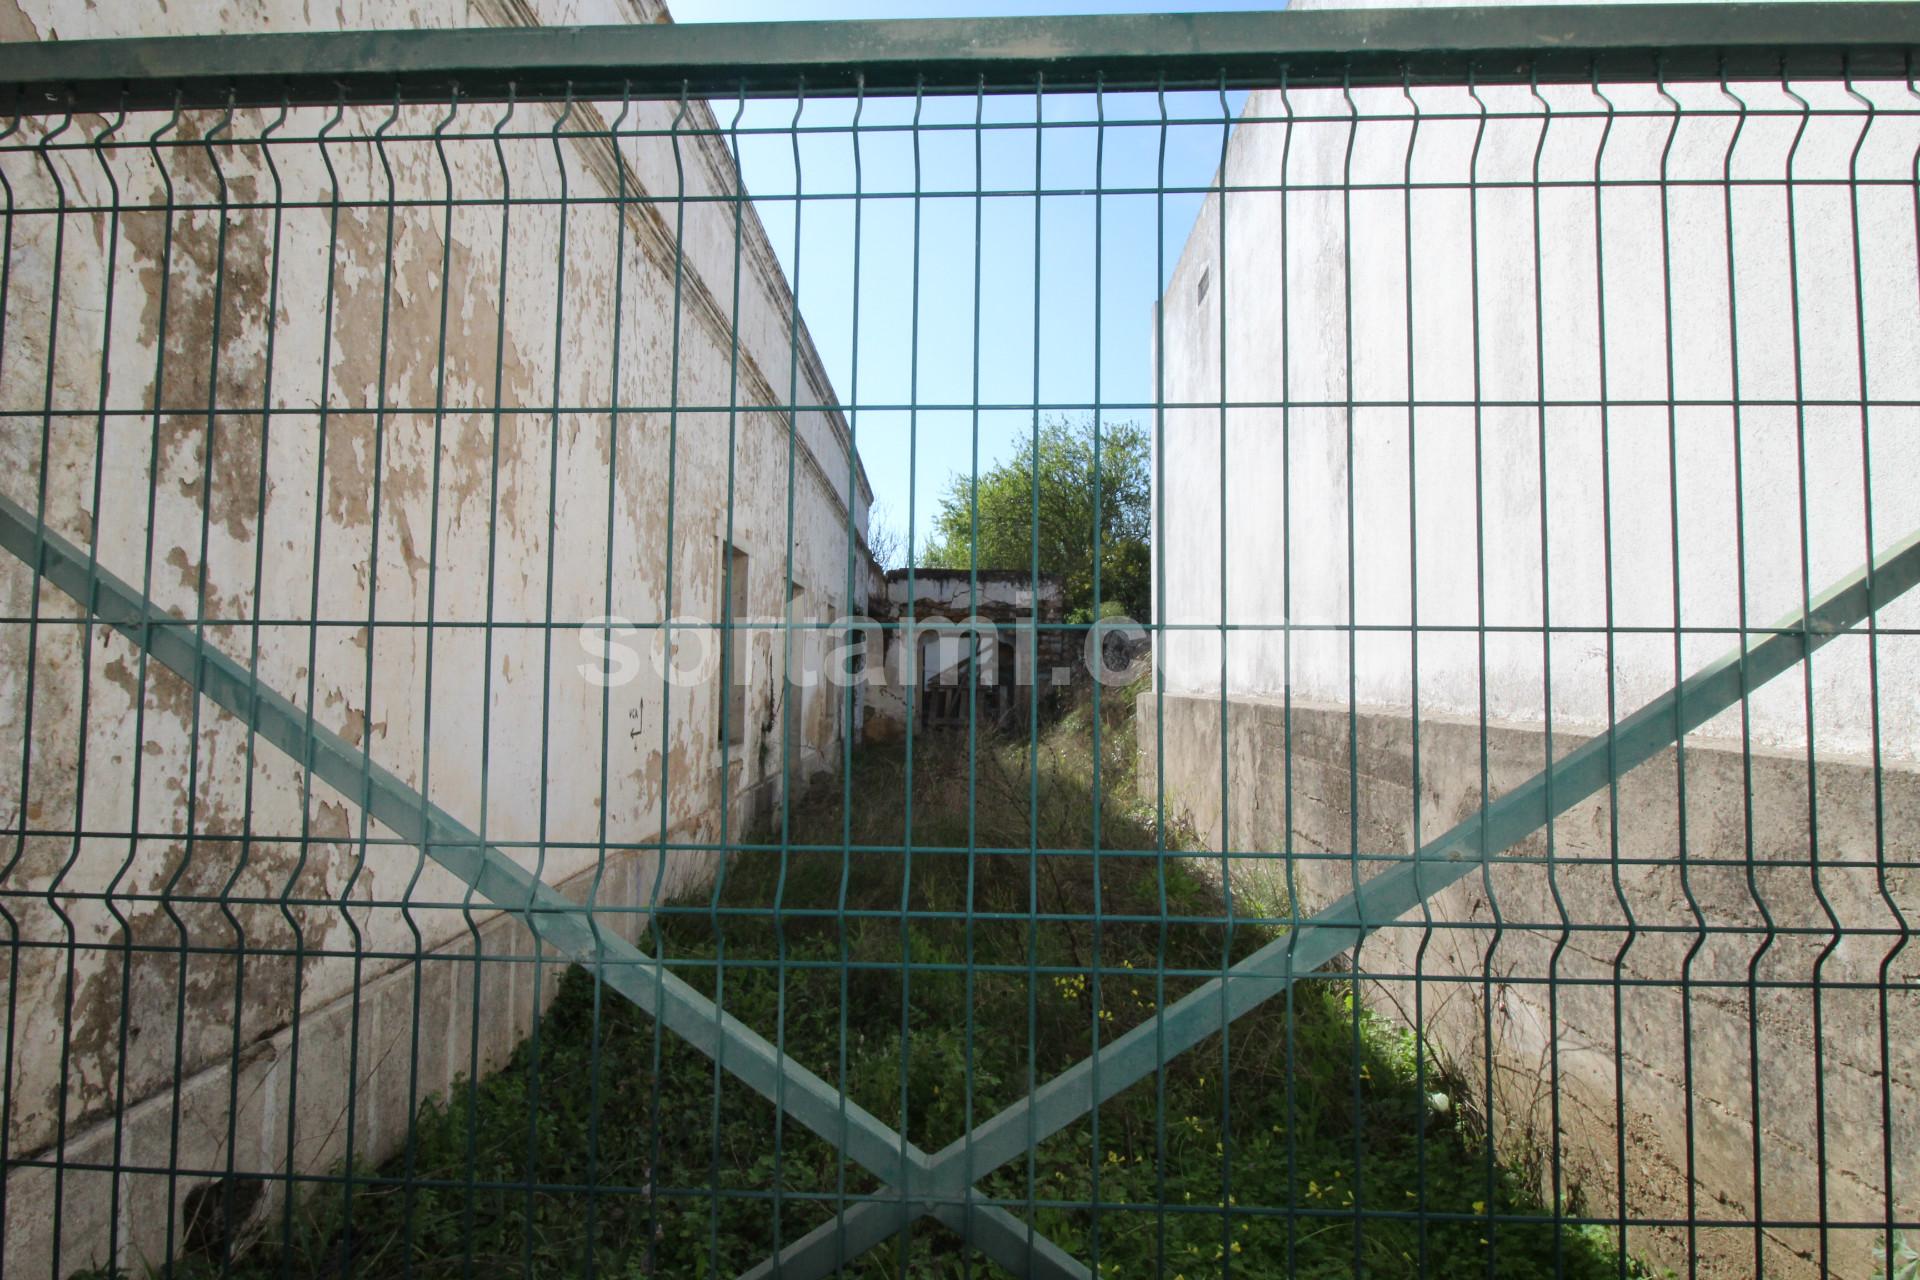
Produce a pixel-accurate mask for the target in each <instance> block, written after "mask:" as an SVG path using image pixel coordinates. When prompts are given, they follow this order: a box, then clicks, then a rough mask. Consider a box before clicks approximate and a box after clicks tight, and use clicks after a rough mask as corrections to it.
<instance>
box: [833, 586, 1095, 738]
mask: <svg viewBox="0 0 1920 1280" xmlns="http://www.w3.org/2000/svg"><path fill="white" fill-rule="evenodd" d="M878 586H883V587H884V591H881V590H879V589H878V587H877V588H876V590H875V592H874V594H873V611H874V621H875V622H877V623H878V624H879V627H878V629H877V630H878V634H879V635H880V636H882V637H883V640H882V646H883V651H884V658H883V659H882V660H881V662H880V663H879V664H878V665H876V666H875V667H874V668H873V669H872V674H871V676H870V677H869V679H868V681H867V683H866V686H865V692H864V697H863V705H864V708H865V710H866V715H867V720H866V725H865V727H866V731H867V733H868V736H870V737H872V738H875V739H882V740H887V739H891V738H893V737H896V736H898V735H899V734H901V733H902V732H903V731H904V728H905V725H906V722H907V720H908V719H909V718H911V719H913V720H914V721H915V722H916V723H917V724H918V725H919V726H920V727H921V728H923V729H925V728H941V727H959V726H965V725H967V724H969V723H973V722H978V723H980V724H992V725H997V726H999V727H1001V728H1013V727H1014V726H1016V725H1019V724H1024V723H1026V721H1027V719H1028V717H1029V713H1030V711H1031V709H1032V706H1033V701H1034V695H1033V691H1034V689H1035V687H1036V686H1037V689H1038V693H1039V696H1040V697H1041V698H1042V699H1043V700H1047V701H1050V697H1049V690H1052V689H1057V688H1064V687H1066V686H1067V685H1068V684H1069V683H1071V681H1072V678H1073V672H1074V664H1075V663H1076V662H1077V661H1078V657H1077V654H1076V650H1075V641H1076V640H1078V639H1079V638H1080V636H1081V634H1082V633H1081V632H1080V631H1079V630H1078V629H1070V628H1067V627H1065V626H1064V625H1062V623H1063V601H1064V600H1065V589H1064V587H1063V586H1062V584H1061V582H1060V579H1059V578H1058V577H1057V576H1055V575H1052V574H1041V575H1040V576H1039V577H1038V578H1036V577H1035V576H1034V575H1033V574H1032V573H1031V572H1029V571H1027V570H1023V569H918V568H916V569H912V570H908V569H892V570H889V571H888V572H887V573H886V574H885V576H884V578H883V580H882V582H881V583H880V584H878ZM871 647H872V646H871V643H870V644H869V648H870V649H871Z"/></svg>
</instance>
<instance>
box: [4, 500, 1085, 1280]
mask: <svg viewBox="0 0 1920 1280" xmlns="http://www.w3.org/2000/svg"><path fill="white" fill-rule="evenodd" d="M0 546H4V547H5V548H6V549H7V550H8V551H10V552H12V553H13V554H14V555H15V556H18V557H19V558H20V559H21V560H22V561H24V562H25V563H26V565H27V566H28V567H29V568H30V569H32V570H33V571H34V573H35V574H37V575H39V576H40V577H43V578H45V579H46V580H47V581H48V582H50V583H52V584H53V585H54V586H56V587H58V588H59V589H60V590H62V591H64V592H66V593H67V594H68V595H70V596H72V597H73V598H74V599H75V600H77V601H79V602H80V604H81V605H82V606H83V607H84V608H85V609H87V610H88V611H89V612H90V613H92V614H93V615H94V616H95V617H97V618H99V619H100V620H101V621H102V622H104V623H106V624H107V625H108V626H110V627H112V628H113V629H114V630H116V631H118V632H119V633H120V634H121V635H123V636H125V637H126V638H127V639H128V640H129V641H131V642H132V643H133V644H134V645H136V646H138V647H139V648H142V649H144V650H146V652H147V653H148V654H149V655H150V656H151V657H152V658H153V659H154V661H156V662H158V663H160V664H161V665H162V666H164V667H166V668H168V669H169V670H171V671H172V672H173V673H174V674H176V675H178V676H179V677H180V678H181V679H183V680H185V681H186V682H187V683H188V685H190V686H191V687H193V688H194V689H196V690H198V691H199V692H200V693H201V694H203V695H204V696H205V697H206V698H207V699H208V700H209V701H211V702H213V703H214V704H216V705H217V706H220V707H222V708H224V709H225V710H227V711H229V712H231V713H232V714H233V715H235V716H237V717H238V718H239V719H240V720H242V721H243V722H245V723H246V724H247V725H249V726H250V727H251V728H252V729H253V730H254V732H255V733H257V734H258V735H259V736H260V737H261V738H262V739H264V740H265V741H267V742H269V743H271V744H272V745H274V746H275V747H278V748H279V749H280V750H281V751H284V752H285V753H286V754H287V755H289V756H291V757H293V759H295V760H297V761H299V762H300V764H301V766H302V767H303V768H305V769H307V770H309V771H310V772H311V773H312V775H313V776H314V777H316V778H319V779H320V780H321V781H323V782H325V783H326V784H327V785H328V786H330V787H332V788H333V789H334V790H336V791H338V792H339V793H340V794H341V795H343V796H345V797H346V798H348V799H349V800H351V801H352V802H353V803H355V804H357V805H359V806H360V807H361V808H362V809H364V810H365V811H366V812H367V813H368V814H369V815H370V816H372V817H373V818H375V819H377V820H378V821H379V822H381V823H382V824H383V825H385V826H386V827H388V828H389V829H391V830H392V831H393V832H394V833H395V834H396V835H397V836H399V837H400V838H401V839H402V840H405V841H407V842H408V843H410V844H413V845H416V846H417V847H419V848H420V849H421V851H422V852H424V853H426V854H427V856H429V857H431V858H432V859H433V860H434V861H435V862H437V863H439V864H440V865H441V866H443V867H445V868H446V869H447V870H449V871H451V872H452V873H453V874H454V875H456V876H458V877H460V879H461V880H463V881H465V882H466V883H467V884H469V885H471V886H472V887H473V889H474V891H475V892H476V893H478V894H479V895H480V896H481V897H483V898H485V899H487V900H488V901H489V902H491V903H492V904H493V905H494V906H496V907H499V908H500V909H501V910H503V911H508V912H511V913H513V914H514V915H516V916H518V917H519V918H520V919H521V920H522V921H524V922H525V923H526V925H527V927H528V929H530V930H531V931H532V932H533V934H534V936H535V937H536V938H538V939H539V940H540V941H541V942H542V943H545V944H547V945H549V946H552V947H553V948H555V949H556V950H557V951H559V952H560V953H561V954H562V955H565V956H566V957H567V958H568V959H570V960H572V961H573V962H574V963H576V964H579V965H581V966H582V967H583V968H585V969H587V970H589V971H590V972H592V973H593V974H594V975H595V976H596V978H598V980H600V981H601V982H604V983H605V984H606V985H607V986H608V987H610V988H611V989H612V990H614V991H616V992H618V993H619V994H620V995H622V996H624V997H625V998H626V999H628V1000H630V1001H632V1002H633V1003H634V1004H635V1005H636V1006H638V1007H639V1008H640V1009H641V1010H642V1011H643V1012H645V1013H646V1014H647V1015H648V1016H649V1017H652V1018H653V1019H655V1020H656V1021H658V1022H659V1023H660V1025H662V1026H664V1027H666V1028H667V1029H668V1030H670V1031H672V1032H673V1033H674V1034H675V1035H678V1036H679V1037H680V1038H681V1039H683V1040H685V1041H686V1042H687V1043H688V1044H690V1045H692V1046H693V1047H694V1048H695V1049H698V1050H699V1051H700V1052H701V1053H704V1054H705V1055H707V1056H708V1057H709V1058H711V1059H713V1060H714V1061H715V1062H716V1063H718V1064H719V1065H720V1066H721V1067H723V1068H725V1069H726V1070H727V1071H728V1072H730V1073H732V1074H733V1075H734V1076H735V1077H737V1078H738V1079H739V1080H740V1081H741V1082H742V1083H744V1084H746V1085H747V1086H749V1087H750V1088H752V1089H753V1090H754V1091H755V1092H757V1093H759V1094H761V1095H762V1096H763V1097H765V1098H767V1099H768V1100H769V1101H771V1102H773V1103H774V1104H775V1105H776V1106H778V1107H780V1108H781V1110H783V1111H785V1112H786V1113H787V1114H788V1115H790V1116H792V1117H793V1119H794V1120H796V1121H798V1122H799V1123H800V1124H802V1125H804V1126H805V1127H806V1128H807V1129H809V1130H811V1131H812V1132H813V1133H814V1134H816V1135H818V1136H819V1137H820V1138H822V1139H824V1140H825V1141H826V1142H828V1143H830V1144H831V1145H832V1146H833V1147H834V1148H835V1149H837V1150H838V1151H840V1152H841V1153H842V1154H843V1155H844V1156H846V1157H848V1158H849V1159H852V1160H853V1161H855V1162H856V1163H858V1164H860V1165H862V1166H864V1167H865V1168H866V1169H867V1170H869V1171H870V1172H872V1173H873V1174H874V1175H875V1176H876V1177H878V1178H880V1179H881V1181H882V1182H884V1183H885V1184H887V1186H888V1187H889V1188H901V1189H902V1190H899V1191H894V1192H891V1193H882V1194H893V1195H896V1196H898V1195H906V1194H908V1192H909V1190H910V1189H911V1188H913V1187H915V1186H925V1185H927V1183H928V1180H927V1178H926V1176H925V1175H926V1173H927V1170H928V1161H927V1155H926V1153H925V1152H923V1151H921V1150H920V1149H919V1148H918V1147H916V1146H915V1145H914V1144H913V1143H911V1142H909V1141H907V1139H906V1138H904V1137H903V1136H901V1135H900V1134H898V1133H896V1132H895V1131H894V1130H893V1129H892V1128H891V1127H889V1126H888V1125H887V1124H886V1123H885V1122H883V1121H882V1120H880V1119H879V1118H878V1117H877V1116H875V1115H873V1114H872V1113H871V1112H869V1111H867V1110H865V1109H864V1108H862V1107H860V1106H858V1105H856V1104H855V1103H854V1102H853V1100H852V1099H851V1098H849V1097H847V1096H845V1095H844V1094H842V1093H841V1091H840V1090H838V1089H836V1088H834V1087H833V1086H832V1085H830V1084H828V1083H827V1082H826V1081H825V1080H823V1079H821V1078H820V1077H819V1076H817V1075H815V1074H814V1073H813V1072H811V1071H809V1070H808V1069H807V1068H805V1067H803V1066H801V1065H800V1064H798V1063H796V1062H794V1061H793V1060H792V1059H791V1058H789V1057H788V1056H787V1055H786V1054H785V1053H784V1052H782V1051H781V1049H779V1048H778V1047H777V1046H775V1045H773V1044H771V1043H769V1042H768V1041H767V1039H766V1038H765V1037H763V1036H761V1035H760V1034H759V1033H758V1032H756V1031H754V1030H753V1029H752V1028H751V1027H749V1026H747V1025H746V1024H745V1023H743V1022H741V1021H740V1020H739V1019H737V1018H735V1017H734V1016H733V1015H731V1014H729V1013H726V1012H724V1011H722V1010H721V1009H720V1008H719V1007H718V1006H716V1005H715V1004H714V1003H713V1001H711V1000H709V999H708V998H707V997H705V996H704V995H702V994H700V992H699V991H697V990H695V989H694V988H693V987H692V986H690V985H688V984H687V983H686V982H685V981H683V980H682V979H680V978H678V977H676V976H675V975H674V974H673V973H672V972H671V971H670V970H669V969H668V967H667V966H666V965H665V964H663V963H661V962H660V961H659V960H656V959H655V958H653V957H652V956H649V955H647V954H646V953H645V952H643V951H641V950H640V949H639V948H638V947H635V946H634V945H633V944H632V943H630V942H628V941H627V940H626V939H624V938H622V937H620V936H619V935H617V934H612V933H608V932H606V931H605V930H603V929H602V928H601V927H600V926H599V925H598V924H597V923H596V922H595V921H594V920H593V917H592V912H591V909H590V908H589V907H587V906H583V905H581V904H579V903H576V902H574V901H573V900H571V899H570V898H568V897H566V896H565V895H564V894H562V893H560V892H559V891H558V890H556V889H554V888H553V887H552V886H550V885H548V884H546V883H544V882H543V881H541V880H540V879H539V878H537V877H536V876H534V875H533V874H532V873H531V872H529V871H528V870H526V869H525V868H524V867H522V866H520V864H519V863H517V862H515V861H514V860H513V859H512V858H510V857H508V856H507V855H506V854H505V853H503V852H501V851H500V850H499V849H496V848H494V847H492V846H490V845H487V844H485V843H484V842H483V841H482V840H481V839H480V837H479V836H478V835H476V834H475V833H474V832H473V831H471V830H469V829H468V828H467V827H466V826H465V825H464V824H463V823H461V822H460V821H459V820H458V819H456V818H454V817H453V816H452V815H451V814H449V813H447V812H446V811H445V810H443V809H441V808H440V807H439V806H438V805H435V804H433V803H432V802H431V801H429V800H428V799H427V798H426V797H425V796H424V795H422V794H421V793H420V792H418V791H416V790H414V789H413V788H412V787H409V786H408V785H407V784H406V783H405V782H404V781H403V780H401V779H400V778H399V777H398V776H397V775H395V774H393V773H392V772H390V771H389V770H387V769H384V768H382V767H381V766H380V765H378V764H375V763H374V762H373V759H372V757H371V755H370V754H369V753H368V752H367V751H366V750H363V749H361V748H359V747H355V746H353V745H352V744H350V743H348V742H347V741H346V740H345V739H344V738H342V737H340V736H339V735H338V734H336V733H333V732H331V731H330V730H328V729H326V728H325V727H324V726H321V725H319V724H316V723H314V721H313V719H312V717H311V716H309V715H308V713H306V712H304V711H302V710H301V709H300V708H299V707H297V706H295V705H294V704H293V703H292V702H290V701H288V700H287V699H286V698H284V697H282V696H281V695H279V694H278V693H275V692H274V691H273V690H271V689H269V688H267V687H266V686H265V685H263V684H261V683H260V682H259V681H258V680H257V679H255V677H254V676H253V674H252V673H250V672H249V671H247V670H246V669H245V668H244V667H242V666H241V665H240V664H239V663H237V662H235V661H234V660H233V659H231V658H229V657H228V656H227V655H226V654H224V653H222V652H221V651H220V650H219V649H218V648H216V647H215V646H214V645H212V644H211V643H209V642H208V641H207V640H206V639H205V638H204V637H203V636H202V635H200V634H199V628H198V627H197V626H196V625H194V624H190V623H186V622H183V621H181V620H180V619H177V618H173V617H170V616H168V615H167V614H166V613H165V612H163V611H162V610H160V609H159V608H157V607H156V606H155V605H154V604H153V602H152V601H150V600H148V599H147V598H146V597H145V596H143V595H142V594H141V593H140V592H139V591H138V590H137V589H135V588H134V587H132V586H129V585H128V584H126V583H124V582H122V581H120V579H118V578H116V577H115V576H113V575H112V574H110V573H108V572H107V571H106V570H104V569H102V568H101V567H100V565H99V563H98V562H97V560H95V559H94V558H93V557H92V556H90V555H89V554H87V553H86V552H84V551H82V550H80V549H79V548H78V547H76V546H74V545H73V544H72V543H70V542H68V541H67V540H66V539H64V538H62V537H60V536H59V535H58V534H55V533H53V532H51V531H50V530H48V529H47V528H46V527H45V526H44V525H43V524H42V523H41V522H40V521H39V520H38V519H36V518H35V517H34V516H33V515H32V514H30V513H29V512H27V511H26V510H25V509H24V508H22V507H20V506H19V505H18V504H17V503H14V502H13V501H11V500H10V499H8V498H6V497H4V496H0ZM902 1208H903V1212H904V1204H903V1206H902ZM915 1209H916V1212H915V1214H914V1216H916V1217H917V1216H919V1214H920V1213H934V1214H936V1216H938V1217H940V1218H941V1219H942V1220H944V1221H947V1222H948V1224H949V1225H950V1226H952V1227H953V1228H954V1229H955V1230H956V1231H959V1232H960V1233H961V1234H963V1235H965V1236H966V1237H967V1238H968V1239H970V1240H971V1241H972V1242H973V1243H974V1244H975V1245H977V1246H978V1247H979V1248H980V1249H981V1250H982V1251H983V1252H985V1253H986V1254H987V1255H988V1256H989V1257H991V1258H993V1259H994V1260H995V1261H998V1262H1000V1263H1001V1264H1002V1265H1004V1266H1007V1267H1009V1268H1010V1269H1013V1270H1015V1271H1017V1272H1021V1273H1026V1272H1028V1271H1034V1272H1035V1273H1037V1274H1047V1275H1057V1276H1061V1277H1074V1278H1076V1280H1077V1278H1079V1277H1085V1276H1087V1275H1088V1272H1087V1270H1086V1268H1084V1267H1082V1266H1080V1265H1079V1264H1078V1263H1077V1262H1075V1261H1073V1259H1071V1258H1069V1257H1068V1256H1067V1255H1066V1254H1065V1253H1064V1252H1062V1251H1060V1250H1058V1249H1052V1250H1051V1252H1050V1253H1046V1255H1045V1256H1046V1260H1047V1262H1048V1263H1050V1264H1051V1265H1048V1266H1044V1267H1040V1268H1036V1267H1034V1266H1033V1264H1032V1260H1033V1259H1034V1258H1035V1256H1036V1250H1035V1248H1034V1241H1033V1233H1032V1232H1031V1230H1030V1229H1029V1228H1028V1227H1027V1225H1026V1224H1025V1223H1023V1222H1021V1221H1020V1220H1019V1219H1017V1218H1015V1217H1014V1216H1013V1215H1012V1214H1010V1213H1008V1212H1006V1211H1005V1210H1004V1209H999V1208H995V1207H993V1206H983V1205H972V1204H969V1205H967V1206H965V1207H964V1209H963V1208H962V1207H961V1206H960V1205H958V1204H945V1205H939V1206H934V1205H930V1204H916V1206H915ZM1041 1252H1042V1253H1044V1252H1045V1251H1041Z"/></svg>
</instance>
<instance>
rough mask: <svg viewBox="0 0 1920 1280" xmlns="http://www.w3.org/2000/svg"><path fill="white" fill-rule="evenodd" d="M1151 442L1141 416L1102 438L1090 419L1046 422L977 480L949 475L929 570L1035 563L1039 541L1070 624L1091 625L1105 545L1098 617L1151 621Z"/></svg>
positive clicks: (1103, 429) (926, 559)
mask: <svg viewBox="0 0 1920 1280" xmlns="http://www.w3.org/2000/svg"><path fill="white" fill-rule="evenodd" d="M1150 443H1151V442H1150V441H1149V440H1148V437H1147V433H1146V431H1145V429H1144V428H1142V427H1141V426H1140V425H1139V424H1138V423H1136V422H1106V423H1102V424H1101V426H1100V431H1099V439H1098V441H1097V442H1096V440H1095V437H1094V429H1093V422H1092V420H1091V419H1087V420H1080V421H1076V420H1073V419H1069V418H1055V419H1052V420H1050V421H1048V422H1045V423H1042V424H1041V426H1040V430H1039V433H1038V439H1037V441H1036V440H1035V439H1033V438H1029V439H1027V440H1026V441H1024V442H1022V444H1021V446H1020V448H1019V450H1018V451H1017V452H1016V453H1015V454H1014V455H1013V456H1012V457H1010V458H1008V459H1006V460H1005V461H1003V462H1001V463H999V464H997V465H995V466H993V467H991V468H989V469H987V470H986V471H985V472H983V473H981V475H980V477H979V483H978V485H977V486H976V485H975V484H974V483H973V482H972V478H971V477H969V476H966V475H962V474H959V473H956V474H954V475H953V477H952V478H951V479H949V480H948V482H947V491H946V492H945V493H944V494H942V495H941V498H940V509H939V511H938V512H937V513H935V515H934V519H933V530H932V536H931V538H930V539H929V540H928V543H927V546H926V547H925V548H924V550H923V551H922V552H921V555H920V564H921V567H922V568H928V569H965V568H968V567H969V566H970V565H973V564H977V565H978V567H979V568H982V569H1027V568H1030V567H1031V566H1032V564H1033V562H1034V549H1035V547H1036V545H1037V546H1038V549H1039V562H1040V572H1042V573H1046V574H1056V575H1058V576H1059V577H1060V579H1061V581H1062V583H1063V584H1064V587H1065V596H1066V598H1065V607H1066V613H1067V619H1068V621H1074V622H1087V621H1091V620H1092V619H1093V616H1094V598H1093V594H1094V592H1093V587H1094V581H1093V578H1094V557H1095V549H1096V547H1097V548H1098V554H1099V566H1100V613H1101V614H1102V615H1103V616H1106V617H1112V616H1114V615H1116V614H1118V613H1125V614H1126V615H1127V616H1129V617H1131V618H1133V619H1135V620H1136V621H1140V622H1146V621H1149V620H1150V619H1149V613H1148V610H1149V609H1150V607H1151V603H1152V576H1151V575H1152V559H1151V555H1150V552H1149V548H1148V540H1149V538H1150V536H1151V524H1150V518H1151V517H1150V513H1151V502H1152V485H1151V481H1150V475H1149V457H1150ZM1096 449H1097V453H1098V464H1097V465H1096V462H1095V455H1096ZM1036 487H1037V491H1038V494H1039V502H1038V512H1037V519H1038V525H1037V530H1036V523H1035V521H1036V510H1035V500H1034V495H1035V492H1036ZM976 510H977V513H978V523H977V524H976V523H975V515H976ZM1096 531H1097V534H1098V536H1097V537H1096ZM976 550H977V552H978V559H977V560H974V559H973V558H972V557H973V555H974V553H975V552H976Z"/></svg>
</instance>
